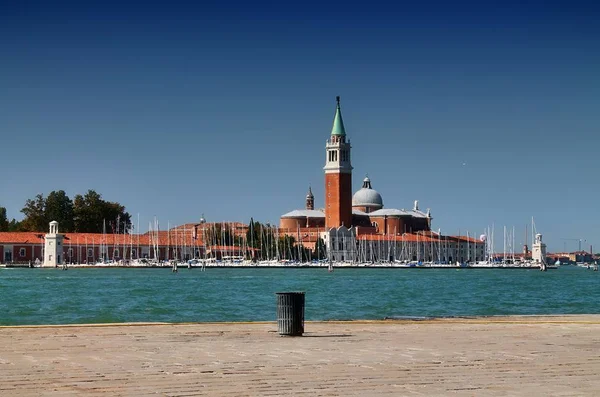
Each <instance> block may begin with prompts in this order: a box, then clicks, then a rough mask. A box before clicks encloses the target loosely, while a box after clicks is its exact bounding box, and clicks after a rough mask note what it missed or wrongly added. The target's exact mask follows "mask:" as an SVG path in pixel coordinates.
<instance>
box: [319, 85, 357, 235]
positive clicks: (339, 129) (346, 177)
mask: <svg viewBox="0 0 600 397" xmlns="http://www.w3.org/2000/svg"><path fill="white" fill-rule="evenodd" d="M336 100H337V107H336V109H335V117H334V119H333V128H332V129H331V137H330V138H329V140H328V141H327V143H326V145H325V149H326V162H325V167H323V169H324V170H325V226H326V227H327V228H332V227H339V226H342V225H344V226H346V227H348V228H349V227H351V226H352V164H351V163H350V149H351V146H350V141H346V130H345V128H344V122H343V121H342V111H341V109H340V97H339V96H338V97H337V98H336Z"/></svg>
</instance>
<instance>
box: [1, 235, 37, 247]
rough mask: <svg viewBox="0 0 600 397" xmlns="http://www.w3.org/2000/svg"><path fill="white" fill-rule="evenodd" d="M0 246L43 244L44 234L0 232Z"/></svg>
mask: <svg viewBox="0 0 600 397" xmlns="http://www.w3.org/2000/svg"><path fill="white" fill-rule="evenodd" d="M0 244H44V233H39V232H0Z"/></svg>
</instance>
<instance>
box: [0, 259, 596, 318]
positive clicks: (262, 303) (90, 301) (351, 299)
mask: <svg viewBox="0 0 600 397" xmlns="http://www.w3.org/2000/svg"><path fill="white" fill-rule="evenodd" d="M280 291H305V292H306V318H307V320H329V319H382V318H386V317H404V316H415V317H422V316H475V315H477V316H481V315H499V314H583V313H600V304H599V302H600V272H593V271H591V270H586V269H581V268H576V267H562V268H560V269H558V270H551V271H548V272H545V273H543V272H540V271H538V270H520V269H519V270H505V269H364V268H362V269H336V270H335V272H333V273H328V272H327V270H326V269H324V268H322V269H309V268H299V269H251V268H246V269H243V268H242V269H240V268H229V269H228V268H208V269H207V270H206V271H205V272H202V271H200V270H199V269H191V270H189V269H180V270H179V273H176V274H174V273H171V270H170V269H168V268H166V269H74V268H71V269H69V270H68V271H66V272H65V271H60V270H57V269H0V324H2V325H14V324H74V323H106V322H131V321H133V322H135V321H165V322H187V321H191V322H196V321H200V322H202V321H258V320H275V319H276V301H275V292H280Z"/></svg>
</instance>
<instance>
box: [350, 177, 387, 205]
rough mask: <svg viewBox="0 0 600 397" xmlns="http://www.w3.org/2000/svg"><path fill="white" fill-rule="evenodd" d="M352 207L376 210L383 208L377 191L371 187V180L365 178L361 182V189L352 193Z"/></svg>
mask: <svg viewBox="0 0 600 397" xmlns="http://www.w3.org/2000/svg"><path fill="white" fill-rule="evenodd" d="M352 206H353V207H375V208H377V209H379V208H382V207H383V199H382V198H381V194H379V193H378V192H377V190H375V189H373V188H372V187H371V180H370V179H369V177H366V178H365V179H364V180H363V186H362V189H360V190H359V191H358V192H356V193H354V196H352Z"/></svg>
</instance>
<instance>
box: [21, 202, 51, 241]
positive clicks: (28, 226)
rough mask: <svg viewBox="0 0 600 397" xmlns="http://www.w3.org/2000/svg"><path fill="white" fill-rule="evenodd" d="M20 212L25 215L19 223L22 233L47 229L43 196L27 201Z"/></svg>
mask: <svg viewBox="0 0 600 397" xmlns="http://www.w3.org/2000/svg"><path fill="white" fill-rule="evenodd" d="M21 212H22V213H23V214H24V215H25V218H24V219H23V222H21V226H22V228H23V230H24V231H30V232H39V231H42V230H46V229H48V223H49V222H50V221H48V220H47V218H46V199H45V198H44V195H43V194H38V195H37V196H35V198H34V199H28V200H27V201H26V202H25V207H23V209H22V210H21Z"/></svg>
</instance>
